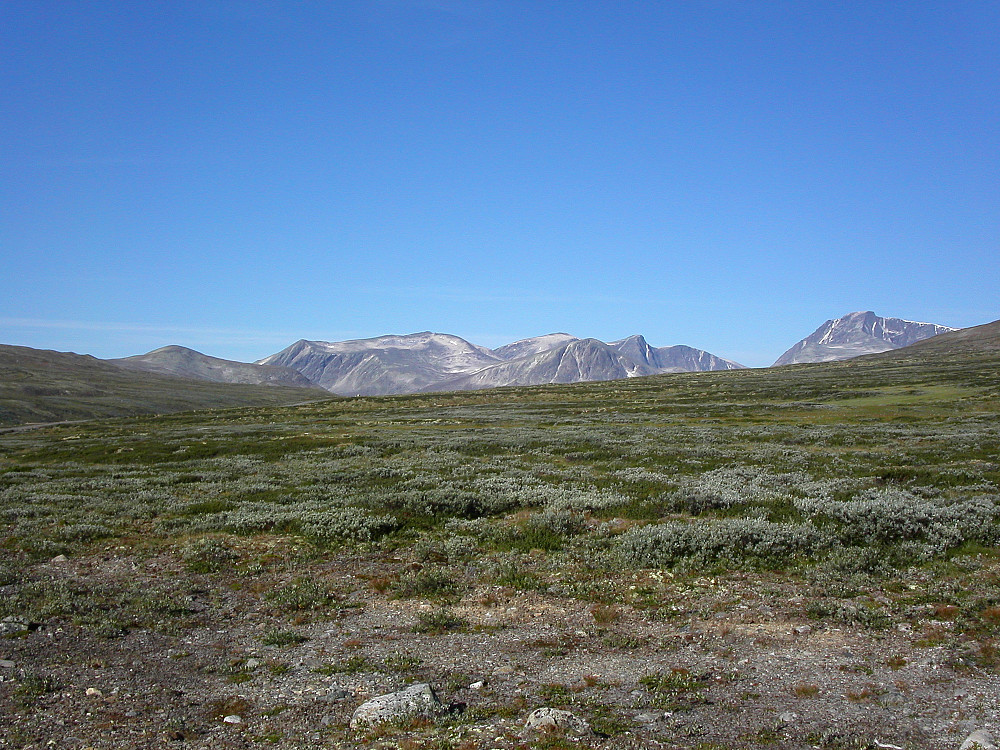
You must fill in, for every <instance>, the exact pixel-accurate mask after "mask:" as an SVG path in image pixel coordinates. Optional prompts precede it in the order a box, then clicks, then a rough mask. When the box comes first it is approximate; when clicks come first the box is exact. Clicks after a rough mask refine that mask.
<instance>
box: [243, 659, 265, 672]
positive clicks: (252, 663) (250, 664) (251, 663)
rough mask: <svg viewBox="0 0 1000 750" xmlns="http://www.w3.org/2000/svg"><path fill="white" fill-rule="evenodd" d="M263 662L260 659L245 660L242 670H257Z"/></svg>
mask: <svg viewBox="0 0 1000 750" xmlns="http://www.w3.org/2000/svg"><path fill="white" fill-rule="evenodd" d="M261 664H263V662H262V661H261V660H260V659H247V663H246V664H244V665H243V668H244V669H246V670H247V671H248V672H250V671H253V670H254V669H257V667H259V666H260V665H261Z"/></svg>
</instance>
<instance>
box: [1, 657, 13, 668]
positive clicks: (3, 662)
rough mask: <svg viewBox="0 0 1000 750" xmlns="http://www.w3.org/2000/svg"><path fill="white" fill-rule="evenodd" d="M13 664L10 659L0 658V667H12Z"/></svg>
mask: <svg viewBox="0 0 1000 750" xmlns="http://www.w3.org/2000/svg"><path fill="white" fill-rule="evenodd" d="M15 666H16V665H15V664H14V662H12V661H11V660H10V659H0V669H13V668H14V667H15Z"/></svg>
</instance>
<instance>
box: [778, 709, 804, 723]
mask: <svg viewBox="0 0 1000 750" xmlns="http://www.w3.org/2000/svg"><path fill="white" fill-rule="evenodd" d="M797 718H799V715H798V714H797V713H795V712H794V711H785V712H784V713H783V714H781V716H779V717H778V721H780V722H781V723H782V724H792V723H794V722H795V720H796V719H797Z"/></svg>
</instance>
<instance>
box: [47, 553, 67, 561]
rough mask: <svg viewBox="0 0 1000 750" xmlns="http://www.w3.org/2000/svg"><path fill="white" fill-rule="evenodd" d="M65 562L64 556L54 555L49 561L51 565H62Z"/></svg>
mask: <svg viewBox="0 0 1000 750" xmlns="http://www.w3.org/2000/svg"><path fill="white" fill-rule="evenodd" d="M67 560H68V558H67V557H66V555H56V556H55V557H53V558H52V559H51V560H49V562H52V563H64V562H67Z"/></svg>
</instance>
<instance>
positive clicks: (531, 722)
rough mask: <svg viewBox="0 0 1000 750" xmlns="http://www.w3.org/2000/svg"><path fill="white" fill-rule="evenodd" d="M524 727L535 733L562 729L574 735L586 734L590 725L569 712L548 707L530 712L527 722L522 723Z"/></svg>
mask: <svg viewBox="0 0 1000 750" xmlns="http://www.w3.org/2000/svg"><path fill="white" fill-rule="evenodd" d="M524 726H525V727H526V728H527V729H531V730H533V731H535V732H551V731H554V730H556V729H563V730H567V731H570V732H573V733H575V734H586V733H588V732H589V731H590V725H589V724H587V722H586V721H584V720H583V719H581V718H580V717H579V716H574V715H573V714H571V713H570V712H569V711H562V710H560V709H558V708H548V707H546V708H537V709H535V710H534V711H532V712H531V713H530V714H529V715H528V720H527V721H525V722H524Z"/></svg>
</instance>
